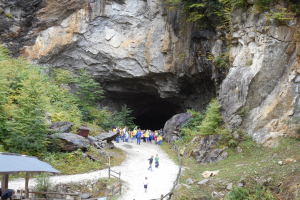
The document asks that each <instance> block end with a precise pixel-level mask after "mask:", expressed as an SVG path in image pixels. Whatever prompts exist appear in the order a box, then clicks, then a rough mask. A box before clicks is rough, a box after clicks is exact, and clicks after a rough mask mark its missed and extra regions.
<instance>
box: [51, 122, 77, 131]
mask: <svg viewBox="0 0 300 200" xmlns="http://www.w3.org/2000/svg"><path fill="white" fill-rule="evenodd" d="M73 125H74V123H72V122H67V121H60V122H52V123H51V125H50V127H49V129H50V131H51V132H52V133H68V132H70V131H71V127H72V126H73Z"/></svg>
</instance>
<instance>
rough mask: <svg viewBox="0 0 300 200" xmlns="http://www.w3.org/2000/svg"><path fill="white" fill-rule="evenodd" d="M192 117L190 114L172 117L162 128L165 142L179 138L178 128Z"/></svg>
mask: <svg viewBox="0 0 300 200" xmlns="http://www.w3.org/2000/svg"><path fill="white" fill-rule="evenodd" d="M191 117H192V114H191V113H190V112H186V113H180V114H177V115H174V116H173V117H172V118H171V119H169V120H168V121H167V122H166V123H165V126H164V134H165V135H164V138H165V140H166V141H171V140H173V136H177V137H179V136H180V127H181V125H182V124H184V123H185V122H187V121H188V120H189V119H190V118H191Z"/></svg>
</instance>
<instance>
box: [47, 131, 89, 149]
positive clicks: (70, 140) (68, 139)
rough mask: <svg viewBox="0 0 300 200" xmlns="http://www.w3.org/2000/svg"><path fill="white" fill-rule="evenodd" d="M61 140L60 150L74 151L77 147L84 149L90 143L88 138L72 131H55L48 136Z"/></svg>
mask: <svg viewBox="0 0 300 200" xmlns="http://www.w3.org/2000/svg"><path fill="white" fill-rule="evenodd" d="M50 137H51V138H54V139H55V138H57V139H60V140H61V150H62V151H75V150H77V149H82V150H85V149H86V148H87V146H88V145H90V142H89V140H87V139H86V138H84V137H82V136H80V135H76V134H73V133H55V134H53V135H51V136H50Z"/></svg>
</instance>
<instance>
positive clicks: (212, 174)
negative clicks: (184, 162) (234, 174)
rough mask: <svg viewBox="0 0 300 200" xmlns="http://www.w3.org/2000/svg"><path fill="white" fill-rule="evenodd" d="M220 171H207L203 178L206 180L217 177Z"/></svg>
mask: <svg viewBox="0 0 300 200" xmlns="http://www.w3.org/2000/svg"><path fill="white" fill-rule="evenodd" d="M219 172H220V170H217V171H205V172H203V173H202V176H203V177H204V178H209V177H211V176H217V175H218V174H219Z"/></svg>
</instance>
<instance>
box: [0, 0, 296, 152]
mask: <svg viewBox="0 0 300 200" xmlns="http://www.w3.org/2000/svg"><path fill="white" fill-rule="evenodd" d="M248 3H249V5H248V9H247V10H243V9H237V10H235V11H233V12H232V13H231V16H232V20H231V27H232V32H231V33H230V34H227V35H226V40H227V42H229V44H230V55H229V57H230V62H231V63H232V67H231V69H230V70H229V73H228V75H227V77H226V78H225V75H224V74H223V73H222V70H220V69H217V68H216V67H214V65H213V64H211V62H210V61H208V60H207V58H208V55H209V54H208V53H209V52H212V53H214V54H215V55H216V56H217V55H219V54H220V53H222V52H224V49H225V48H226V46H225V45H224V42H223V41H222V40H220V38H221V37H224V36H225V35H224V33H221V32H216V31H211V30H198V29H197V28H196V27H194V24H193V23H183V22H184V21H185V18H184V17H185V16H184V14H182V12H181V11H180V10H171V11H170V10H168V9H167V6H166V5H165V3H164V1H160V0H146V1H142V0H126V1H122V0H118V1H108V0H99V1H98V0H71V1H66V0H56V1H54V0H47V1H42V0H28V1H26V3H24V2H22V1H9V0H1V1H0V8H1V9H0V18H1V22H0V27H1V29H0V34H1V42H2V43H3V44H4V45H5V46H7V47H9V48H10V49H11V50H13V53H14V55H16V56H17V55H19V54H21V55H22V56H24V57H26V58H27V59H29V60H31V61H32V62H34V63H38V64H41V65H43V66H44V67H45V68H46V69H49V70H51V69H52V68H53V67H54V68H65V69H70V70H72V71H74V72H75V73H78V71H79V70H80V69H81V68H86V69H87V70H88V72H89V73H90V74H92V75H93V77H94V78H95V79H96V80H97V81H99V82H100V83H101V85H102V86H103V87H104V89H105V91H106V97H107V98H106V99H105V100H103V101H101V102H99V107H104V106H108V107H109V108H112V109H119V108H120V106H121V105H122V104H124V103H125V104H127V105H128V106H129V107H130V108H131V109H133V110H134V116H135V117H136V118H137V121H136V123H138V124H140V125H149V124H153V123H160V124H159V126H161V127H162V125H163V123H164V122H165V121H166V120H167V119H169V118H170V117H171V116H172V115H174V114H177V113H179V112H182V111H185V110H186V109H187V108H193V109H195V110H202V109H204V108H205V106H206V105H207V103H208V102H209V101H210V100H211V98H212V97H215V96H216V95H217V94H218V95H219V96H218V97H219V99H220V102H221V103H222V114H223V117H224V121H225V123H226V125H227V126H228V128H229V129H235V128H238V127H241V126H242V127H243V128H244V129H245V130H246V131H247V132H248V133H250V134H252V135H253V137H254V139H255V140H256V141H258V142H262V143H266V145H270V146H274V145H276V144H277V141H276V140H270V138H276V137H277V136H278V135H281V134H284V133H288V132H289V131H290V130H289V127H288V126H287V124H286V123H285V120H286V119H287V118H288V117H289V116H292V115H294V116H295V115H298V113H297V112H296V111H295V110H294V107H295V106H297V105H298V101H299V100H298V99H299V97H298V87H299V86H298V85H299V84H298V82H299V80H300V79H299V77H298V71H299V69H298V68H299V67H298V66H299V62H298V56H299V55H300V53H299V42H298V40H299V33H298V27H299V21H298V19H297V18H295V17H294V19H293V20H286V21H285V23H280V22H279V21H278V20H276V19H271V20H270V22H269V21H267V20H266V18H265V15H266V12H263V13H260V14H258V13H255V12H252V9H253V7H252V3H251V1H248ZM283 7H287V8H288V7H289V4H287V3H286V2H284V1H279V3H277V4H274V5H272V6H271V11H272V10H278V9H280V8H283ZM10 14H11V16H10ZM299 72H300V71H299ZM224 78H225V80H224V81H223V82H222V85H221V87H220V88H219V86H220V83H221V81H222V80H223V79H224ZM298 79H299V80H298ZM146 121H147V122H146ZM147 123H148V124H147ZM155 128H158V127H155Z"/></svg>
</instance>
